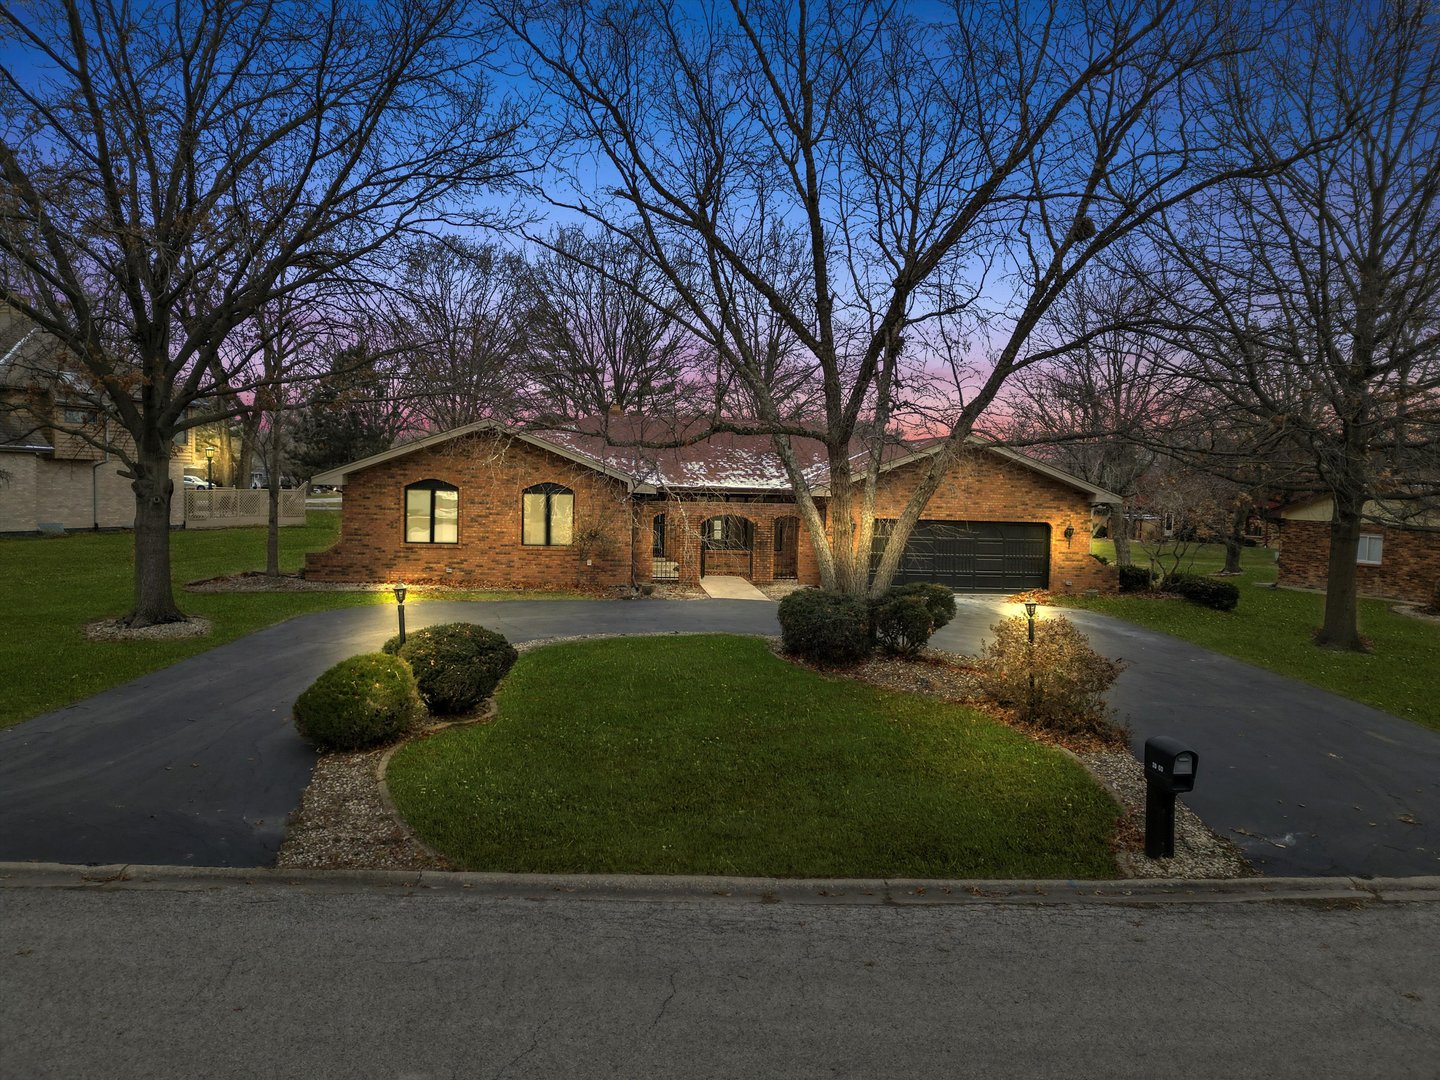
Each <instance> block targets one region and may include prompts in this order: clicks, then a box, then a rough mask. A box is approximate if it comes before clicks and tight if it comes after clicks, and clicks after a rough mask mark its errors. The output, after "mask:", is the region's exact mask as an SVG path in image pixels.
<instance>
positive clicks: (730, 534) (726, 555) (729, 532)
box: [700, 514, 755, 581]
mask: <svg viewBox="0 0 1440 1080" xmlns="http://www.w3.org/2000/svg"><path fill="white" fill-rule="evenodd" d="M754 559H755V523H754V522H752V521H751V520H750V519H749V518H743V517H741V516H739V515H738V514H721V515H719V516H717V517H712V518H706V519H705V520H704V521H702V522H701V523H700V576H701V577H705V576H706V575H707V574H733V575H735V576H736V577H743V578H745V579H746V580H747V581H748V580H749V579H750V577H751V576H752V575H753V573H754V569H755V561H754Z"/></svg>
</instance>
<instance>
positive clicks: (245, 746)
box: [0, 597, 1440, 876]
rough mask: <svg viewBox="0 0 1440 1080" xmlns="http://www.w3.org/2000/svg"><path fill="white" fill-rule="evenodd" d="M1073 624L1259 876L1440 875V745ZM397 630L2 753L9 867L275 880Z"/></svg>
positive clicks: (171, 675) (369, 625)
mask: <svg viewBox="0 0 1440 1080" xmlns="http://www.w3.org/2000/svg"><path fill="white" fill-rule="evenodd" d="M958 607H959V612H958V614H957V616H956V619H955V621H954V622H953V623H952V624H950V625H949V626H947V627H945V628H944V629H943V630H942V631H940V633H938V634H937V635H936V636H935V638H934V641H933V644H934V645H935V646H936V647H937V648H942V649H950V650H954V651H958V652H976V651H978V650H979V648H980V645H981V642H982V640H983V638H984V636H985V632H986V628H987V627H988V626H989V625H990V624H991V623H993V622H994V621H995V619H996V617H997V614H998V609H999V602H998V601H997V600H995V599H992V598H981V597H962V598H960V603H959V605H958ZM406 610H407V618H408V621H409V625H410V627H411V628H412V629H416V628H419V627H421V626H426V625H429V624H431V623H437V622H456V621H469V622H477V623H482V624H483V625H485V626H488V627H491V628H492V629H495V630H499V631H500V632H501V633H503V634H504V635H505V636H506V637H508V638H509V639H510V640H511V641H512V642H522V641H533V640H536V639H541V638H551V637H565V636H569V635H578V634H646V633H663V632H675V633H696V632H701V633H705V632H711V633H739V634H774V633H776V632H777V631H778V627H777V625H776V622H775V610H776V609H775V605H774V604H770V603H760V602H754V601H736V600H692V601H664V600H631V601H616V600H593V601H592V600H575V601H504V602H495V603H475V602H448V603H447V602H426V603H420V604H413V605H410V606H409V607H408V608H407V609H406ZM1067 614H1069V615H1070V616H1071V617H1072V618H1074V620H1075V621H1076V622H1077V623H1078V624H1080V625H1081V627H1082V628H1083V629H1084V630H1085V632H1086V633H1087V634H1088V635H1089V636H1090V639H1091V642H1092V644H1093V645H1095V647H1096V648H1098V649H1099V650H1100V651H1101V652H1104V653H1106V654H1107V655H1110V656H1112V657H1113V656H1119V657H1123V658H1124V659H1125V660H1126V661H1128V663H1129V667H1128V668H1127V670H1126V671H1125V673H1124V674H1123V675H1121V677H1120V680H1119V682H1117V684H1116V686H1115V688H1114V690H1113V691H1112V693H1111V701H1112V703H1113V704H1114V705H1115V707H1116V710H1117V712H1118V713H1119V716H1120V719H1121V720H1122V721H1124V722H1125V723H1127V724H1128V725H1129V726H1130V728H1131V731H1132V734H1133V746H1134V748H1135V749H1136V750H1137V752H1138V750H1139V747H1140V745H1141V744H1142V743H1143V742H1144V740H1145V738H1147V737H1148V736H1150V735H1155V734H1166V735H1173V736H1175V737H1178V738H1180V739H1182V740H1184V741H1186V742H1188V743H1189V744H1190V745H1191V746H1193V747H1194V748H1195V749H1196V750H1197V751H1198V753H1199V755H1200V769H1199V775H1198V782H1197V785H1196V790H1195V792H1194V793H1193V795H1192V796H1191V797H1190V798H1189V799H1188V800H1187V801H1189V802H1190V804H1191V805H1192V806H1194V808H1195V809H1196V810H1197V811H1198V812H1199V814H1200V815H1201V817H1203V818H1204V819H1205V820H1206V821H1207V822H1208V823H1209V824H1210V825H1211V826H1212V827H1213V828H1215V829H1216V830H1217V831H1218V832H1220V833H1222V834H1224V835H1226V836H1229V837H1230V838H1231V839H1233V840H1235V841H1236V842H1237V843H1238V844H1240V846H1241V847H1242V848H1244V850H1245V851H1246V853H1247V855H1249V856H1250V858H1251V860H1252V861H1253V862H1255V864H1256V865H1257V867H1259V868H1260V869H1261V870H1263V871H1264V872H1266V873H1270V874H1281V875H1331V874H1355V875H1374V876H1392V875H1396V876H1398V875H1412V874H1440V735H1437V734H1436V733H1435V732H1432V731H1429V730H1427V729H1425V728H1422V727H1420V726H1419V725H1416V724H1412V723H1410V722H1408V721H1405V720H1401V719H1399V718H1398V717H1394V716H1390V715H1388V714H1386V713H1382V712H1379V711H1378V710H1375V709H1372V708H1369V707H1368V706H1365V705H1360V704H1358V703H1356V702H1352V701H1349V700H1347V699H1345V698H1341V697H1337V696H1336V695H1334V694H1330V693H1327V692H1326V691H1323V690H1319V689H1316V688H1314V687H1311V686H1308V685H1305V684H1303V683H1299V682H1296V681H1294V680H1292V679H1288V678H1285V677H1284V676H1280V675H1275V674H1272V673H1270V672H1267V671H1263V670H1261V669H1259V668H1255V667H1252V666H1250V665H1248V664H1245V663H1242V662H1240V661H1237V660H1232V659H1230V658H1228V657H1224V656H1220V655H1219V654H1217V653H1213V652H1210V651H1208V650H1205V649H1201V648H1199V647H1197V646H1193V645H1190V644H1187V643H1185V642H1182V641H1180V640H1178V639H1176V638H1171V637H1167V636H1165V635H1162V634H1157V633H1154V632H1152V631H1148V630H1144V629H1141V628H1139V627H1135V626H1131V625H1130V624H1127V623H1123V622H1120V621H1118V620H1114V619H1109V618H1107V617H1105V616H1101V615H1097V614H1094V613H1092V612H1084V611H1076V612H1068V613H1067ZM394 620H395V612H394V609H393V608H390V607H359V608H345V609H339V610H334V611H325V612H318V613H316V614H312V615H304V616H301V617H299V618H296V619H292V620H289V621H288V622H283V623H278V624H276V625H274V626H271V627H268V628H266V629H264V630H260V631H258V632H256V633H254V634H251V635H250V636H248V637H246V638H242V639H240V640H238V641H233V642H230V643H228V644H226V645H222V646H219V647H218V648H216V649H212V650H210V651H209V652H206V653H203V654H201V655H199V656H195V657H192V658H190V659H188V660H183V661H181V662H179V663H177V664H174V665H172V666H171V667H168V668H165V669H163V670H161V671H157V672H153V673H152V674H150V675H146V676H144V677H142V678H140V679H137V680H135V681H134V682H131V683H127V684H126V685H124V686H119V687H116V688H114V689H112V690H108V691H106V692H104V693H102V694H98V695H96V696H95V697H93V698H90V699H88V700H86V701H82V702H79V703H77V704H75V705H72V706H69V707H68V708H65V709H59V710H56V711H55V712H51V713H47V714H46V715H44V716H39V717H36V718H35V719H33V720H30V721H27V722H26V723H24V724H20V725H18V726H16V727H14V728H11V729H10V730H8V731H4V732H0V860H43V861H54V862H71V863H85V862H93V863H151V864H173V865H187V864H188V865H196V866H206V865H208V866H264V865H270V864H272V863H273V862H274V859H275V853H276V852H277V850H278V849H279V847H280V843H281V841H282V840H283V838H284V834H285V820H286V817H287V816H288V815H289V813H290V812H291V811H292V810H293V809H294V808H295V807H296V806H297V805H298V803H299V799H300V794H301V792H302V791H303V790H304V788H305V785H306V783H307V782H308V781H309V778H310V771H311V768H312V766H313V764H314V761H315V754H314V752H313V751H311V750H310V749H309V748H308V747H307V746H306V745H305V744H304V743H303V742H301V741H300V739H299V737H298V736H297V735H296V734H295V732H294V729H293V727H292V726H291V724H290V706H291V704H292V703H293V702H294V700H295V698H296V697H298V696H299V694H300V693H301V691H303V690H304V689H305V688H306V687H307V686H309V684H310V683H311V682H312V681H313V680H314V679H315V677H316V676H317V675H318V674H319V673H320V672H322V671H323V670H325V669H326V668H327V667H329V666H330V665H331V664H334V663H336V662H337V661H339V660H342V659H344V658H345V657H347V656H350V655H353V654H355V653H357V652H367V651H373V650H375V649H378V648H379V647H380V645H381V643H382V642H383V641H384V640H385V639H386V638H387V637H389V636H390V635H391V634H392V633H394V627H395V623H394ZM672 677H673V678H677V679H679V678H684V672H675V673H673V676H672ZM663 691H664V687H663V686H657V687H656V692H657V693H661V692H663ZM1136 767H1137V768H1138V767H1139V766H1138V765H1137V766H1136Z"/></svg>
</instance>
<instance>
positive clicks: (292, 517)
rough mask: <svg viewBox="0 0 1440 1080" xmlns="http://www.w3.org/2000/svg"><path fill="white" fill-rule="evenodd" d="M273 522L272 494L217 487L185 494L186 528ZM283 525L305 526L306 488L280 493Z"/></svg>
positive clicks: (229, 526)
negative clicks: (271, 514) (271, 518)
mask: <svg viewBox="0 0 1440 1080" xmlns="http://www.w3.org/2000/svg"><path fill="white" fill-rule="evenodd" d="M269 520H270V493H269V492H268V491H256V490H253V489H252V490H247V491H242V490H238V489H236V488H213V489H211V490H209V491H187V492H185V527H186V528H188V529H228V528H231V527H232V526H237V525H264V524H265V523H266V522H268V521H269ZM280 524H281V525H304V524H305V489H304V488H292V489H290V490H288V491H282V492H280Z"/></svg>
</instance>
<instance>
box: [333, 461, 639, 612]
mask: <svg viewBox="0 0 1440 1080" xmlns="http://www.w3.org/2000/svg"><path fill="white" fill-rule="evenodd" d="M420 480H443V481H445V482H446V483H449V484H454V485H455V486H456V487H457V488H459V489H460V532H459V534H460V541H459V543H456V544H411V543H406V542H405V522H404V505H403V504H404V489H405V487H406V485H408V484H413V483H415V482H417V481H420ZM547 482H548V483H555V484H561V485H563V486H565V487H568V488H569V489H570V490H572V491H573V492H574V493H575V533H576V540H577V542H576V543H574V544H571V545H569V546H566V547H529V546H526V545H524V544H522V543H521V542H520V502H521V499H520V496H521V493H522V492H523V491H524V490H525V489H526V488H527V487H530V486H532V485H534V484H541V483H547ZM343 506H344V510H343V524H342V528H341V536H340V540H339V542H338V543H336V545H335V546H334V547H332V548H330V549H329V550H328V551H323V552H319V553H317V554H312V555H310V556H308V557H307V558H306V560H305V576H306V577H308V578H312V579H314V580H317V581H398V580H404V581H407V582H414V583H420V584H424V583H441V584H463V585H479V586H496V587H502V588H503V587H514V588H576V587H580V588H609V587H613V586H616V585H628V584H629V583H630V550H631V510H630V504H629V496H628V494H627V492H626V490H625V486H624V485H623V484H621V483H619V482H617V481H614V480H611V479H610V478H608V477H605V476H603V475H601V474H600V473H597V472H595V471H594V470H592V469H588V468H586V467H584V466H581V465H576V464H575V463H574V462H572V461H568V460H567V459H565V458H563V457H561V456H559V455H558V454H551V453H549V452H547V451H544V450H541V449H539V448H537V447H534V446H531V445H530V444H529V443H525V442H522V441H520V440H518V439H506V438H502V437H496V436H494V435H491V434H488V433H482V434H475V435H470V436H465V437H462V438H458V439H452V440H451V441H449V442H446V443H442V444H441V445H440V446H436V447H431V448H430V449H427V450H417V451H416V452H415V453H413V454H407V455H405V456H404V457H400V458H396V459H395V460H393V461H387V462H384V463H383V464H380V465H375V466H373V467H371V468H369V469H365V470H363V471H361V472H358V473H355V474H352V475H351V476H350V477H349V480H348V482H347V483H346V485H345V499H344V504H343ZM587 531H588V532H591V533H593V537H594V539H593V542H591V543H589V544H586V543H583V542H581V541H582V538H583V535H584V534H585V533H586V532H587ZM645 542H646V544H647V545H648V542H649V540H648V537H646V539H645ZM646 550H647V551H648V546H647V548H646Z"/></svg>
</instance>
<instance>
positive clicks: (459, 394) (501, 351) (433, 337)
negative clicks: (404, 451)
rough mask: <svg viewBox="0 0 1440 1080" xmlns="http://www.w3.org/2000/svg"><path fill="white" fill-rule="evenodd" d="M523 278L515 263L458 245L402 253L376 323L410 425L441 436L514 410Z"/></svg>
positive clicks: (452, 240)
mask: <svg viewBox="0 0 1440 1080" xmlns="http://www.w3.org/2000/svg"><path fill="white" fill-rule="evenodd" d="M523 272H524V264H523V263H522V262H521V260H520V259H519V258H518V257H516V256H514V255H508V254H506V253H504V252H502V251H500V250H499V249H498V248H496V247H495V246H494V245H493V244H483V243H479V242H477V241H474V240H467V239H465V238H463V237H458V236H438V237H425V238H422V239H418V240H416V241H415V242H413V243H411V244H409V245H408V246H407V247H406V250H405V252H404V256H403V258H402V259H401V261H400V266H399V273H398V274H397V276H396V280H395V282H394V284H393V286H392V288H390V289H389V290H387V297H388V298H387V300H386V303H385V317H384V323H385V328H386V337H387V344H388V347H389V348H390V349H391V350H392V351H394V352H395V353H396V358H397V360H398V361H399V362H401V363H402V364H403V366H404V369H405V380H404V386H403V387H402V393H403V394H404V396H405V401H406V406H407V408H409V409H410V410H411V412H412V413H413V416H414V418H415V419H416V420H417V421H419V422H421V423H423V424H427V425H429V426H431V427H433V428H436V429H438V430H445V429H447V428H453V427H459V426H460V425H461V424H468V423H471V422H473V421H475V420H483V419H487V418H490V417H504V416H508V415H510V414H511V413H512V412H513V411H514V410H515V407H516V401H517V395H518V393H519V389H520V381H521V378H522V372H521V362H522V351H523V347H524V346H525V344H526V343H525V340H524V337H523V328H522V315H521V306H520V286H521V277H522V274H523Z"/></svg>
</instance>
